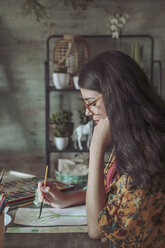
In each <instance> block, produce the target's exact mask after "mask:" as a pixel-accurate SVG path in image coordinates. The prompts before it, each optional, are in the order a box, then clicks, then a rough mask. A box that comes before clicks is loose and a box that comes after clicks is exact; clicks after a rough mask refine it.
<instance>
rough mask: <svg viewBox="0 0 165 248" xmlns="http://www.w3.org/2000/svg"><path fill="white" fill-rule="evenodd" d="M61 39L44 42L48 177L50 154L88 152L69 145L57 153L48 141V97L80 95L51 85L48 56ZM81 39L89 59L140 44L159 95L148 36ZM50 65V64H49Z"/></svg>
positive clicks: (88, 36) (150, 38) (93, 36)
mask: <svg viewBox="0 0 165 248" xmlns="http://www.w3.org/2000/svg"><path fill="white" fill-rule="evenodd" d="M61 38H63V35H52V36H50V37H48V39H47V41H46V61H45V128H46V132H45V135H46V136H45V140H46V144H45V145H46V153H45V156H46V164H47V165H48V166H49V172H48V174H49V175H50V154H51V153H60V152H62V153H66V152H67V153H79V152H88V151H87V150H85V149H84V150H81V151H80V150H78V149H74V148H73V146H72V144H70V146H69V148H67V149H65V150H63V151H58V150H57V149H55V147H53V146H52V144H51V141H50V125H49V118H50V108H51V106H50V95H51V94H53V93H54V94H56V93H57V92H58V93H59V94H80V92H79V90H76V89H74V88H73V89H71V88H67V89H61V90H57V89H56V88H55V87H54V86H53V84H52V83H51V78H50V75H51V69H50V68H51V64H52V62H51V61H50V55H51V52H52V49H53V48H52V42H53V46H54V45H55V43H56V42H57V41H58V40H59V39H61ZM81 38H82V39H84V40H85V41H86V42H87V44H88V46H89V51H90V58H89V60H90V59H92V58H93V57H95V56H96V55H97V54H99V53H101V52H103V51H107V50H122V51H123V50H124V52H126V53H127V51H128V50H129V49H130V44H132V42H141V43H142V44H143V45H144V49H143V52H144V64H145V66H146V68H147V71H148V76H149V78H150V81H151V83H152V84H153V85H154V86H155V87H156V90H157V92H158V94H160V93H161V62H160V61H159V60H154V39H153V37H152V36H150V35H122V36H120V39H119V40H114V39H112V37H111V36H110V35H82V36H81ZM50 63H51V64H50ZM155 65H157V67H158V72H157V74H158V75H159V76H158V77H159V80H158V83H156V84H155V82H154V68H155Z"/></svg>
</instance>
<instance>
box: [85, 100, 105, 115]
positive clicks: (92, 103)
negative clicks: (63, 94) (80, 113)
mask: <svg viewBox="0 0 165 248" xmlns="http://www.w3.org/2000/svg"><path fill="white" fill-rule="evenodd" d="M102 97H103V96H100V97H99V98H97V99H96V100H94V101H93V102H91V103H89V104H86V102H85V100H84V98H80V101H81V103H82V105H83V106H84V107H85V108H87V109H88V110H89V112H91V113H92V114H94V113H93V111H92V110H91V106H92V105H94V104H95V103H96V102H98V101H99V100H100V99H101V98H102Z"/></svg>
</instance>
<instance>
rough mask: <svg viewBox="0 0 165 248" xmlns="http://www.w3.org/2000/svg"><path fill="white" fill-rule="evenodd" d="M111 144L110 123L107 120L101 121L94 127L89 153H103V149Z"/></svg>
mask: <svg viewBox="0 0 165 248" xmlns="http://www.w3.org/2000/svg"><path fill="white" fill-rule="evenodd" d="M110 143H111V135H110V122H109V120H108V118H107V117H106V118H104V119H101V120H100V121H99V123H98V124H97V125H96V126H95V128H94V132H93V136H92V141H91V146H90V151H93V149H94V150H95V151H98V149H99V151H100V149H101V151H103V152H104V151H105V149H106V148H107V147H108V146H109V145H110Z"/></svg>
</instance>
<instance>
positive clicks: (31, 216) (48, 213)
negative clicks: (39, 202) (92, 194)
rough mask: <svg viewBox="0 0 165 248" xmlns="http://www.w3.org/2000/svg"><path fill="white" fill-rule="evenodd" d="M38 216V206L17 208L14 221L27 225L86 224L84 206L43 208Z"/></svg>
mask: <svg viewBox="0 0 165 248" xmlns="http://www.w3.org/2000/svg"><path fill="white" fill-rule="evenodd" d="M38 216H39V208H19V209H18V210H17V212H16V215H15V220H14V223H15V224H19V225H27V226H63V225H64V226H71V225H75V226H80V225H86V224H87V217H86V207H85V206H78V207H72V208H65V209H55V208H43V209H42V215H41V217H40V219H38Z"/></svg>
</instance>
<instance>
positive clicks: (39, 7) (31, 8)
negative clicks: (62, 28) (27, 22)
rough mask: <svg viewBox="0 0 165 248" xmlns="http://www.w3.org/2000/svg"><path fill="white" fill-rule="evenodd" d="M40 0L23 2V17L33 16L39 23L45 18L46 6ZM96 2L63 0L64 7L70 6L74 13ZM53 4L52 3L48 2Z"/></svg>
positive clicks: (89, 0)
mask: <svg viewBox="0 0 165 248" xmlns="http://www.w3.org/2000/svg"><path fill="white" fill-rule="evenodd" d="M40 1H41V0H24V3H23V4H22V5H21V8H22V10H23V12H24V14H25V15H34V16H35V17H36V21H37V22H40V21H41V20H42V19H44V18H46V17H47V14H48V13H47V8H48V7H47V6H45V5H44V4H42V3H40ZM95 1H97V0H63V3H64V5H66V6H69V5H70V6H71V7H72V8H73V10H74V11H79V12H82V11H85V10H86V9H87V7H88V5H89V4H91V3H93V2H95ZM49 2H50V3H51V2H52V3H53V1H51V0H49Z"/></svg>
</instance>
